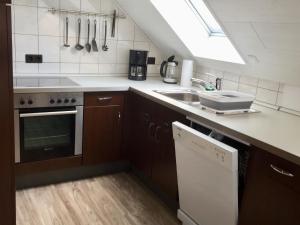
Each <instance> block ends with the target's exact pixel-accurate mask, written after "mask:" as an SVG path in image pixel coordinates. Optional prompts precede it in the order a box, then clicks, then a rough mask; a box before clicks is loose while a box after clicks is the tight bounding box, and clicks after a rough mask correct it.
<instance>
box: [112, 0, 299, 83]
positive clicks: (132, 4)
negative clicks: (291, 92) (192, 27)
mask: <svg viewBox="0 0 300 225" xmlns="http://www.w3.org/2000/svg"><path fill="white" fill-rule="evenodd" d="M118 2H119V4H120V5H121V7H123V8H124V9H125V10H126V11H127V13H129V15H130V16H131V17H132V18H133V19H134V20H135V22H136V23H137V24H138V25H139V26H140V27H141V28H142V29H143V30H144V31H145V33H147V35H149V37H150V38H151V39H152V40H153V41H154V42H155V43H156V44H157V45H158V46H159V47H160V48H161V49H163V50H164V51H165V52H166V53H167V54H171V53H175V54H179V55H181V56H182V57H183V58H192V55H191V53H190V52H189V50H188V49H187V48H186V47H185V45H184V44H183V43H182V42H181V40H180V39H179V38H178V37H177V35H176V34H175V32H174V31H173V30H172V29H171V28H170V27H169V26H168V24H167V22H166V21H165V20H164V19H163V18H162V17H161V16H160V14H159V12H157V10H156V9H155V8H154V7H153V5H152V4H151V2H150V0H118ZM170 2H172V1H170ZM206 3H207V5H208V7H209V8H210V9H211V11H212V12H213V14H215V16H216V18H217V20H218V21H219V22H220V24H221V25H222V26H223V28H224V30H225V32H226V34H227V35H228V36H229V37H230V39H231V40H232V42H233V44H234V45H235V46H236V47H237V49H238V50H239V52H240V53H241V55H242V56H243V58H244V59H245V60H246V61H247V65H246V66H244V65H237V64H231V63H223V62H218V61H214V60H206V59H200V58H197V59H195V60H196V61H197V62H198V63H199V64H200V65H203V66H207V67H211V68H216V69H220V70H226V71H230V72H234V73H239V74H244V75H249V76H256V77H262V78H266V79H272V80H278V81H282V82H286V83H291V84H300V13H299V9H300V1H299V0H206ZM170 10H172V6H171V4H170ZM178 16H180V13H179V14H178ZM187 26H189V25H188V24H187Z"/></svg>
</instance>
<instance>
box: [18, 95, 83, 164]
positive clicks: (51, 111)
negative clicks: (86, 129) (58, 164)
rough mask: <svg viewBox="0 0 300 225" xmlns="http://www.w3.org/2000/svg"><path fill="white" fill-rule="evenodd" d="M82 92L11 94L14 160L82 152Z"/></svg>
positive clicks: (65, 155)
mask: <svg viewBox="0 0 300 225" xmlns="http://www.w3.org/2000/svg"><path fill="white" fill-rule="evenodd" d="M82 124H83V95H82V94H80V93H65V94H64V93H63V94H50V93H48V94H46V93H44V94H29V95H28V94H26V95H20V94H19V95H16V96H15V162H16V163H24V162H33V161H41V160H48V159H54V158H61V157H69V156H76V155H81V154H82Z"/></svg>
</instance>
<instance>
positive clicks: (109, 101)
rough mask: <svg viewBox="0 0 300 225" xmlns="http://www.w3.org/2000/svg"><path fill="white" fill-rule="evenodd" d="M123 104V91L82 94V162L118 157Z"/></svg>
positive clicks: (88, 162) (107, 160) (104, 161)
mask: <svg viewBox="0 0 300 225" xmlns="http://www.w3.org/2000/svg"><path fill="white" fill-rule="evenodd" d="M123 105H124V94H123V93H118V92H115V93H110V92H107V93H89V94H86V95H85V107H84V134H83V146H84V147H83V164H85V165H91V164H100V163H108V162H113V161H117V160H119V159H121V142H122V128H123V126H122V123H123Z"/></svg>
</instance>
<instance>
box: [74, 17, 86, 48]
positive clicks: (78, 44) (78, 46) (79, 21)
mask: <svg viewBox="0 0 300 225" xmlns="http://www.w3.org/2000/svg"><path fill="white" fill-rule="evenodd" d="M80 33H81V19H80V18H79V19H78V38H77V44H76V45H75V48H76V49H77V50H78V51H81V50H82V49H83V48H84V47H83V46H82V45H81V44H80Z"/></svg>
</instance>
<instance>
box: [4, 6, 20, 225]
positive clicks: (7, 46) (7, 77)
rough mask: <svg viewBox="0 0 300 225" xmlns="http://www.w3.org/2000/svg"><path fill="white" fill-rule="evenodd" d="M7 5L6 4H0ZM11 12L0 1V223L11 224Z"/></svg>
mask: <svg viewBox="0 0 300 225" xmlns="http://www.w3.org/2000/svg"><path fill="white" fill-rule="evenodd" d="M4 2H7V1H4ZM11 55H12V48H11V13H10V7H7V6H6V5H5V3H3V1H1V2H0V101H1V108H0V131H1V134H0V150H1V151H0V180H1V184H0V202H1V204H0V221H1V222H0V224H5V225H14V224H15V223H16V219H15V186H14V179H15V177H14V135H13V134H14V132H13V127H14V125H13V100H12V98H13V87H12V57H11Z"/></svg>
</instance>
